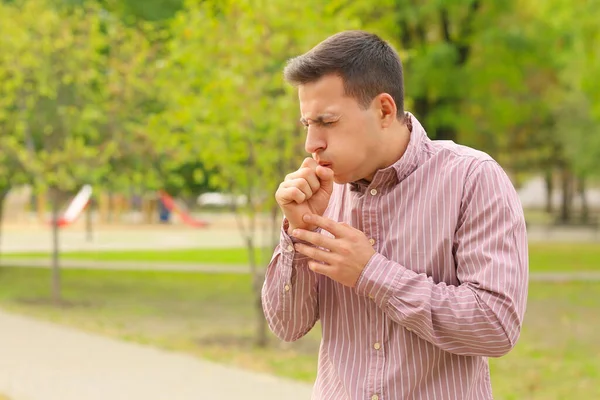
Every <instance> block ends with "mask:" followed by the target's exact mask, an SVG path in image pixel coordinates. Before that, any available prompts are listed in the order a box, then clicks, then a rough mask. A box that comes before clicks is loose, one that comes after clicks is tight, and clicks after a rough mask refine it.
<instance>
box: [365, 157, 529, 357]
mask: <svg viewBox="0 0 600 400" xmlns="http://www.w3.org/2000/svg"><path fill="white" fill-rule="evenodd" d="M461 204H462V205H461V216H462V217H461V219H460V220H459V221H458V226H457V230H456V233H455V238H454V242H455V262H456V268H457V278H458V280H459V282H460V284H459V285H458V286H452V285H448V284H446V283H443V282H440V283H436V282H434V281H433V280H432V279H431V278H430V277H428V276H426V275H425V274H417V273H415V272H414V271H411V270H410V266H402V265H400V264H398V263H396V262H394V261H391V260H388V259H386V258H385V257H384V256H382V255H381V254H378V253H377V254H375V255H374V256H373V257H372V258H371V260H370V261H369V262H368V264H367V266H366V267H365V269H364V271H363V274H362V275H361V277H360V278H359V280H358V282H357V286H356V290H357V292H358V293H359V294H362V295H365V296H366V295H368V296H371V297H372V298H373V299H374V301H375V302H376V303H377V304H378V306H380V307H381V308H382V309H383V310H384V311H385V312H386V314H387V315H388V316H389V317H390V318H392V319H393V320H394V321H396V322H398V323H399V324H401V325H403V326H404V327H405V328H407V329H408V330H411V331H413V332H414V333H416V334H417V335H419V336H420V337H421V338H423V339H425V340H427V341H429V342H431V343H433V344H434V345H436V346H438V347H440V348H441V349H443V350H445V351H448V352H452V353H455V354H460V355H471V356H485V357H499V356H502V355H504V354H506V353H508V352H509V351H510V350H511V349H512V348H513V346H514V345H515V343H516V341H517V339H518V337H519V334H520V330H521V325H522V321H523V316H524V313H525V306H526V301H527V290H528V249H527V234H526V229H525V218H524V215H523V209H522V206H521V203H520V201H519V198H518V196H517V193H516V191H515V189H514V187H513V186H512V183H511V182H510V180H509V178H508V176H506V174H505V173H504V171H503V170H502V168H501V167H500V166H499V165H498V164H497V163H496V162H495V161H493V160H489V161H483V162H482V163H481V164H479V165H478V166H477V167H476V168H475V170H474V172H472V173H471V175H470V176H469V177H468V178H467V180H466V183H465V191H464V195H463V199H462V203H461Z"/></svg>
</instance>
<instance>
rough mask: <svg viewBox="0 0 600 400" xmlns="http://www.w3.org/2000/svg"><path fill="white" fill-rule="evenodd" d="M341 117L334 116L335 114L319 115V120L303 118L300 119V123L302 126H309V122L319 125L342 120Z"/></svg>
mask: <svg viewBox="0 0 600 400" xmlns="http://www.w3.org/2000/svg"><path fill="white" fill-rule="evenodd" d="M340 117H341V116H339V115H334V114H322V115H319V116H318V117H317V118H304V117H302V118H300V123H301V124H302V125H308V123H309V121H313V122H314V123H317V124H323V123H324V122H325V121H326V120H331V119H334V120H336V121H337V120H338V119H340Z"/></svg>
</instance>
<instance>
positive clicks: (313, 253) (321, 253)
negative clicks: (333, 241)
mask: <svg viewBox="0 0 600 400" xmlns="http://www.w3.org/2000/svg"><path fill="white" fill-rule="evenodd" d="M294 248H295V249H296V251H297V252H299V253H301V254H304V255H305V256H307V257H310V258H312V259H313V260H316V261H321V262H324V263H327V264H333V263H334V262H335V254H334V253H332V252H330V251H327V250H322V249H318V248H316V247H312V246H308V245H305V244H302V243H296V244H295V245H294Z"/></svg>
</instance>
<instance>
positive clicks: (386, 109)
mask: <svg viewBox="0 0 600 400" xmlns="http://www.w3.org/2000/svg"><path fill="white" fill-rule="evenodd" d="M374 101H375V106H376V107H377V109H378V111H379V118H380V123H381V127H382V128H389V127H390V126H391V125H392V123H393V122H394V121H396V112H397V111H398V109H397V108H396V102H395V101H394V99H393V98H392V96H390V95H389V94H388V93H381V94H379V95H378V96H377V97H375V100H374Z"/></svg>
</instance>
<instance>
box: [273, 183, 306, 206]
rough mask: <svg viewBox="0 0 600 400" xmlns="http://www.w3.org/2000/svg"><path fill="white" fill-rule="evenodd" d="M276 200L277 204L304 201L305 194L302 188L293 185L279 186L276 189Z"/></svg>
mask: <svg viewBox="0 0 600 400" xmlns="http://www.w3.org/2000/svg"><path fill="white" fill-rule="evenodd" d="M276 197H277V202H278V203H279V204H290V203H292V202H296V203H298V204H300V203H302V202H304V200H306V195H305V194H304V192H302V190H300V189H298V188H297V187H295V186H292V187H288V188H280V189H279V190H278V191H277V196H276Z"/></svg>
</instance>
